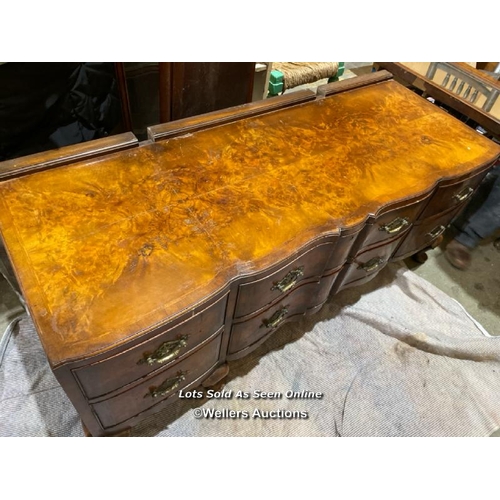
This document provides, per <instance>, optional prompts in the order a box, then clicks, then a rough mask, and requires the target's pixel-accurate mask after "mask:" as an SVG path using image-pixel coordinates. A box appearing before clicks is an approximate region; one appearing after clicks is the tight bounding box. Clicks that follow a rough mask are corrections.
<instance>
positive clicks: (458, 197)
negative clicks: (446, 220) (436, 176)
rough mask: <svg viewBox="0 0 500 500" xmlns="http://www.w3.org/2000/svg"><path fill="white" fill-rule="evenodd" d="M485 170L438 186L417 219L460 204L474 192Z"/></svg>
mask: <svg viewBox="0 0 500 500" xmlns="http://www.w3.org/2000/svg"><path fill="white" fill-rule="evenodd" d="M486 173H487V172H486V171H484V172H481V173H480V174H476V175H474V176H473V177H469V178H468V179H465V180H462V181H460V182H452V181H449V182H447V183H446V184H443V185H442V186H440V187H438V188H437V190H436V192H435V193H434V195H433V196H432V198H431V200H430V202H429V204H428V205H427V206H426V207H425V209H424V211H423V212H422V214H421V215H420V217H419V219H420V220H422V219H427V218H429V217H432V216H434V215H437V214H440V213H441V212H444V211H445V210H448V209H450V208H452V207H458V206H461V205H462V204H463V203H465V202H466V201H467V200H469V199H470V197H471V196H472V195H473V194H474V191H475V190H476V188H477V187H478V186H479V184H480V183H481V181H482V180H483V178H484V177H485V175H486Z"/></svg>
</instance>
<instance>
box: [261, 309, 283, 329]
mask: <svg viewBox="0 0 500 500" xmlns="http://www.w3.org/2000/svg"><path fill="white" fill-rule="evenodd" d="M287 314H288V307H286V306H285V307H282V308H281V309H278V310H277V311H276V312H275V313H274V314H273V315H272V316H271V317H270V318H269V319H265V320H263V321H262V323H263V324H262V325H260V327H261V328H262V327H264V326H265V327H266V328H276V327H277V326H278V325H279V324H280V323H281V322H282V321H283V320H284V319H285V316H286V315H287Z"/></svg>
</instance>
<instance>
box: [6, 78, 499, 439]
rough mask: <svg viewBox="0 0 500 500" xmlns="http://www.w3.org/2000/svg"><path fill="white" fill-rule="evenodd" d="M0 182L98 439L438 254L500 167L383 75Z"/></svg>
mask: <svg viewBox="0 0 500 500" xmlns="http://www.w3.org/2000/svg"><path fill="white" fill-rule="evenodd" d="M149 137H150V139H149V141H146V142H145V143H142V144H139V143H138V142H137V140H136V139H135V138H134V136H133V135H132V134H123V135H121V136H116V137H110V138H108V139H105V140H100V141H94V142H90V143H86V144H81V145H78V146H73V147H69V148H64V149H62V150H58V151H50V152H46V153H42V154H38V155H34V156H31V157H26V158H20V159H17V160H12V161H9V162H4V163H3V164H0V230H1V234H2V237H3V240H4V242H5V246H6V249H7V252H8V254H9V256H10V260H11V262H12V267H13V269H14V271H15V273H16V275H17V278H18V281H19V284H20V287H21V290H22V293H23V295H24V298H25V300H26V302H27V305H28V308H29V311H30V314H31V317H32V319H33V321H34V324H35V326H36V329H37V331H38V334H39V336H40V339H41V341H42V344H43V346H44V349H45V351H46V353H47V357H48V360H49V362H50V365H51V367H52V369H53V371H54V373H55V375H56V377H57V379H58V380H59V382H60V383H61V385H62V387H63V388H64V389H65V391H66V392H67V394H68V396H69V398H70V399H71V401H72V402H73V404H74V406H75V407H76V409H77V410H78V412H79V413H80V415H81V418H82V420H83V423H84V425H85V427H86V428H87V429H88V430H89V432H90V433H91V434H92V435H95V436H100V435H107V434H115V433H118V432H121V431H123V430H126V429H127V428H130V427H131V426H132V425H134V424H135V423H136V422H138V421H139V420H140V419H141V418H143V417H144V416H146V415H149V414H151V413H153V412H156V411H159V410H161V409H162V408H164V407H165V405H167V404H169V403H170V402H172V401H173V400H175V399H176V397H177V392H178V391H179V390H180V389H186V390H187V389H190V388H196V387H198V386H199V385H200V384H204V385H207V384H209V383H213V382H215V381H216V380H217V379H220V378H221V377H223V376H224V375H225V374H226V373H227V369H226V362H227V361H228V360H231V359H236V358H238V357H241V356H244V355H246V354H247V353H249V352H250V351H252V350H253V349H255V348H256V347H257V346H258V345H260V344H261V343H262V342H264V341H265V340H266V339H267V338H268V337H269V336H270V335H272V333H273V332H274V331H275V330H276V329H277V328H278V327H279V326H281V325H282V324H284V323H286V322H288V321H292V320H295V319H297V318H300V317H301V316H302V315H304V314H310V313H313V312H315V311H317V310H319V309H320V308H321V306H322V305H323V303H324V302H325V301H326V300H327V298H328V296H329V294H331V293H336V292H338V291H340V290H342V289H344V288H346V287H349V286H353V285H356V284H359V283H364V282H366V281H368V280H369V279H371V278H373V277H374V276H375V275H376V273H377V272H378V271H379V270H380V269H382V268H383V267H384V266H385V265H386V264H387V262H389V261H391V260H397V259H402V258H404V257H407V256H409V255H411V254H413V253H415V252H417V251H419V250H421V249H422V248H425V247H428V246H429V245H431V244H432V242H433V241H435V240H436V238H438V237H439V235H440V234H441V233H442V232H443V231H444V229H445V228H446V226H447V225H448V223H449V222H450V221H451V220H452V218H453V217H454V216H455V215H456V214H457V213H458V212H459V211H460V210H462V208H463V207H464V204H465V203H466V200H467V199H469V198H470V196H471V194H472V193H473V192H474V190H475V189H476V187H477V186H478V185H479V183H480V181H481V179H482V178H483V176H484V175H485V174H486V172H487V171H488V169H489V168H490V166H491V165H492V164H493V163H494V162H495V160H496V159H497V158H498V157H499V154H500V148H499V147H498V146H496V145H495V144H494V143H492V142H491V141H489V140H487V139H485V138H484V137H481V136H480V135H479V134H477V133H476V132H475V131H473V130H472V129H469V128H467V127H466V126H465V125H463V124H462V123H460V122H459V121H458V120H456V119H454V118H452V117H450V116H448V115H447V114H446V113H444V112H443V111H441V110H440V109H438V108H437V107H435V106H433V105H432V104H430V103H429V102H427V101H426V100H424V99H422V98H420V97H418V96H417V95H415V94H414V93H412V92H410V91H409V90H407V89H405V88H404V87H403V86H401V85H399V84H397V83H396V82H394V81H392V80H391V79H390V75H389V74H388V73H386V72H379V73H375V74H372V75H368V76H367V77H361V78H358V79H352V80H345V81H343V82H339V83H335V84H330V85H327V86H324V87H321V88H320V89H319V90H318V94H317V95H315V94H314V93H312V92H309V91H303V92H296V93H292V94H290V95H284V96H281V97H278V98H273V99H269V100H267V101H262V102H259V103H254V104H249V105H243V106H239V107H237V108H233V109H229V110H223V111H220V112H215V113H211V114H209V115H204V116H199V117H194V118H189V119H185V120H181V121H179V122H173V123H168V124H165V125H158V126H154V127H151V128H150V129H149Z"/></svg>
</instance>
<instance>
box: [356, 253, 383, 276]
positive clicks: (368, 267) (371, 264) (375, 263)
mask: <svg viewBox="0 0 500 500" xmlns="http://www.w3.org/2000/svg"><path fill="white" fill-rule="evenodd" d="M384 262H385V260H384V259H382V258H380V257H374V258H373V259H370V260H369V261H368V262H365V263H364V264H360V265H359V266H358V269H363V271H366V272H367V273H371V272H372V271H375V269H377V268H378V267H379V266H381V265H382V264H383V263H384Z"/></svg>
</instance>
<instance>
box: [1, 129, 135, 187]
mask: <svg viewBox="0 0 500 500" xmlns="http://www.w3.org/2000/svg"><path fill="white" fill-rule="evenodd" d="M138 146H139V140H138V139H137V137H136V136H135V135H134V134H133V133H132V132H125V133H124V134H118V135H113V136H110V137H105V138H102V139H95V140H93V141H89V142H82V143H80V144H73V145H71V146H64V147H62V148H59V149H52V150H50V151H44V152H41V153H35V154H32V155H28V156H23V157H21V158H14V159H13V160H7V161H4V162H1V163H0V181H3V180H8V179H13V178H16V177H21V176H24V175H28V174H32V173H35V172H41V171H43V170H48V169H50V168H55V167H60V166H62V165H68V164H70V163H75V162H78V161H82V160H89V159H91V158H96V157H99V156H103V155H106V154H109V153H116V152H118V151H123V150H126V149H130V148H134V147H138Z"/></svg>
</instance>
